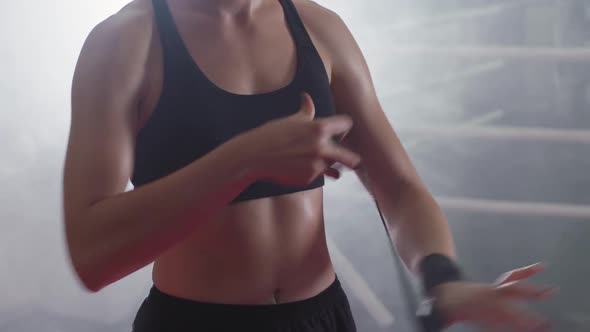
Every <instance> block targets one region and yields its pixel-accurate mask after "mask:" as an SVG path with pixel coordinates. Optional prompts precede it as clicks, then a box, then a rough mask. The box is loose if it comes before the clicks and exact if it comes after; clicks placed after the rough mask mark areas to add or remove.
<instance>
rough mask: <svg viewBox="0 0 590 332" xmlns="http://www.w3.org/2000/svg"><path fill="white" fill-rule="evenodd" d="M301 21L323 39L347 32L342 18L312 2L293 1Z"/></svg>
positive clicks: (308, 0) (303, 0) (309, 0)
mask: <svg viewBox="0 0 590 332" xmlns="http://www.w3.org/2000/svg"><path fill="white" fill-rule="evenodd" d="M293 4H294V5H295V7H296V8H297V11H298V13H299V15H300V16H301V19H302V20H303V22H304V24H305V25H306V27H307V29H309V30H311V32H312V33H314V34H316V35H317V36H320V37H321V38H322V39H326V38H328V39H335V37H337V36H333V37H332V38H330V35H331V34H334V33H336V34H339V33H342V32H345V31H346V30H347V28H346V25H345V23H344V21H343V20H342V19H341V18H340V16H339V15H338V14H337V13H336V12H334V11H332V10H330V9H328V8H326V7H324V6H322V5H320V4H318V3H317V2H315V1H312V0H293Z"/></svg>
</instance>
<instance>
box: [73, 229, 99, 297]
mask: <svg viewBox="0 0 590 332" xmlns="http://www.w3.org/2000/svg"><path fill="white" fill-rule="evenodd" d="M81 242H82V241H75V242H74V241H71V240H70V241H68V253H69V256H70V263H71V264H72V268H73V270H74V273H75V275H76V277H77V278H78V281H79V282H80V283H81V285H82V287H83V288H84V289H85V290H86V291H88V292H90V293H97V292H98V291H100V290H101V289H102V288H104V287H105V286H106V284H105V281H104V278H102V277H101V275H104V273H101V270H103V269H102V268H101V267H100V264H98V262H97V261H96V259H92V258H91V257H92V256H93V255H91V254H90V252H91V250H90V249H89V248H88V245H83V244H81Z"/></svg>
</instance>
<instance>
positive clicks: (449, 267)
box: [419, 254, 463, 296]
mask: <svg viewBox="0 0 590 332" xmlns="http://www.w3.org/2000/svg"><path fill="white" fill-rule="evenodd" d="M419 269H420V273H421V274H422V282H423V286H424V292H425V293H426V295H427V296H432V295H433V294H432V289H433V288H434V287H436V286H438V285H440V284H443V283H446V282H452V281H459V280H463V274H462V273H461V270H460V269H459V266H458V265H457V264H455V262H453V261H452V260H451V259H450V258H449V257H447V256H445V255H442V254H431V255H428V256H426V257H424V258H423V259H422V261H421V262H420V264H419Z"/></svg>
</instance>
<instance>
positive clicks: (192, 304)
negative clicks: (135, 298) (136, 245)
mask: <svg viewBox="0 0 590 332" xmlns="http://www.w3.org/2000/svg"><path fill="white" fill-rule="evenodd" d="M146 301H147V302H148V303H149V304H150V305H153V306H155V307H157V308H158V309H157V311H158V312H159V313H158V314H159V315H164V316H167V317H168V318H170V319H174V320H179V319H180V320H189V321H191V320H193V319H198V320H199V321H201V322H202V321H203V320H209V319H211V320H215V321H217V322H219V320H220V319H223V318H225V319H231V320H232V321H233V323H234V324H235V323H236V322H244V324H248V322H252V321H257V322H263V321H264V322H267V323H269V324H273V323H277V322H283V323H284V322H285V321H286V320H287V321H289V320H301V319H303V318H306V317H311V316H314V315H317V314H318V313H321V312H322V311H324V310H329V309H331V308H333V307H334V306H338V305H339V304H341V303H343V304H346V305H347V304H348V299H347V297H346V295H345V293H344V290H343V289H342V286H341V284H340V281H339V280H338V278H337V277H336V278H335V280H334V282H333V283H332V284H331V285H330V286H328V288H326V289H325V290H323V291H322V292H320V293H319V294H317V295H315V296H313V297H311V298H308V299H305V300H300V301H293V302H286V303H279V304H252V305H250V304H223V303H210V302H200V301H193V300H189V299H183V298H179V297H176V296H172V295H169V294H166V293H164V292H162V291H160V290H159V289H158V288H156V287H155V286H152V288H151V290H150V293H149V296H148V298H147V299H146Z"/></svg>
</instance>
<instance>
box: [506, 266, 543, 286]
mask: <svg viewBox="0 0 590 332" xmlns="http://www.w3.org/2000/svg"><path fill="white" fill-rule="evenodd" d="M545 268H546V266H545V264H543V263H536V264H533V265H529V266H525V267H523V268H519V269H515V270H512V271H508V272H506V273H504V274H502V275H500V277H498V279H497V280H496V284H502V283H506V282H512V281H517V280H523V279H527V278H530V277H532V276H534V275H535V274H537V273H539V272H541V271H543V270H545Z"/></svg>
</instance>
